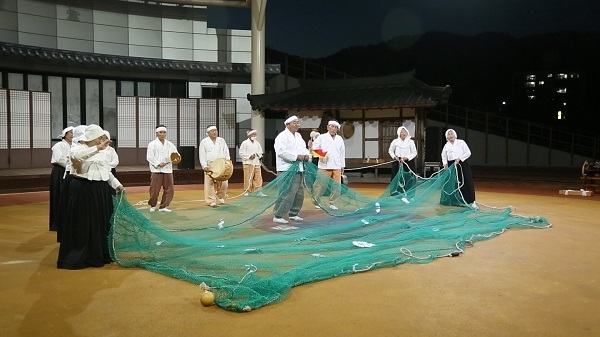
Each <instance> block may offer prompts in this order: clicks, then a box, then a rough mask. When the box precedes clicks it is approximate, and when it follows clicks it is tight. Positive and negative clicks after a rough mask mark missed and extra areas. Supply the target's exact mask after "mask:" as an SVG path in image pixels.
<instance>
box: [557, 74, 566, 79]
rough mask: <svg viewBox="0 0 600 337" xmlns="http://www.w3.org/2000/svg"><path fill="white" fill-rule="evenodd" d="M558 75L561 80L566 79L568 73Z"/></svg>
mask: <svg viewBox="0 0 600 337" xmlns="http://www.w3.org/2000/svg"><path fill="white" fill-rule="evenodd" d="M557 77H558V79H559V80H564V79H565V78H567V77H568V76H567V74H562V73H561V74H558V76H557Z"/></svg>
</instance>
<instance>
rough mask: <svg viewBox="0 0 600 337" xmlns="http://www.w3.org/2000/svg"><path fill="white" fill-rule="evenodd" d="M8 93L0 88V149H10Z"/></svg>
mask: <svg viewBox="0 0 600 337" xmlns="http://www.w3.org/2000/svg"><path fill="white" fill-rule="evenodd" d="M7 98H8V94H7V92H6V90H5V89H0V149H2V150H6V149H8V102H7Z"/></svg>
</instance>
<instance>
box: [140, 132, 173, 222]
mask: <svg viewBox="0 0 600 337" xmlns="http://www.w3.org/2000/svg"><path fill="white" fill-rule="evenodd" d="M155 132H156V139H154V140H153V141H151V142H150V143H149V144H148V149H147V151H146V160H148V165H149V166H150V191H149V192H150V199H149V200H148V205H150V212H154V211H155V210H156V204H157V203H158V195H159V194H160V189H161V187H162V190H163V194H162V199H161V200H160V208H159V209H158V211H159V212H167V213H169V212H171V210H170V209H169V208H168V207H169V205H170V204H171V201H172V200H173V196H174V195H175V183H174V180H173V163H172V162H171V154H172V153H174V152H175V153H177V154H179V152H178V151H177V147H175V145H174V144H173V143H171V142H170V141H168V140H167V127H166V126H164V125H159V126H157V127H156V130H155Z"/></svg>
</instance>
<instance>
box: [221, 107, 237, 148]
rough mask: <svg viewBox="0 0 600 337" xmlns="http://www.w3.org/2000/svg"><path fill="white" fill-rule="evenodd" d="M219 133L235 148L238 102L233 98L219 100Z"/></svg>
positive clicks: (229, 145) (228, 144) (230, 146)
mask: <svg viewBox="0 0 600 337" xmlns="http://www.w3.org/2000/svg"><path fill="white" fill-rule="evenodd" d="M218 102H219V124H218V127H219V135H220V136H221V137H223V138H224V139H225V142H226V143H227V146H228V147H229V148H235V146H236V139H235V135H236V132H235V126H236V102H235V100H233V99H220V100H219V101H218Z"/></svg>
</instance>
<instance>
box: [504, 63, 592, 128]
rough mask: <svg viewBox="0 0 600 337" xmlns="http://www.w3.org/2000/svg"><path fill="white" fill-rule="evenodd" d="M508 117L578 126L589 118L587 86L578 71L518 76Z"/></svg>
mask: <svg viewBox="0 0 600 337" xmlns="http://www.w3.org/2000/svg"><path fill="white" fill-rule="evenodd" d="M509 103H510V107H508V108H507V110H508V113H507V114H508V115H509V116H512V117H517V118H524V119H529V120H535V121H538V122H543V123H550V124H552V125H554V126H561V125H568V126H575V125H577V124H578V123H581V122H583V121H584V120H585V119H584V116H585V115H586V112H587V111H586V110H587V107H586V85H585V81H584V78H583V76H582V73H581V72H580V71H578V70H557V69H553V70H544V71H531V72H525V73H516V74H514V76H513V83H512V101H511V102H509Z"/></svg>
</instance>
